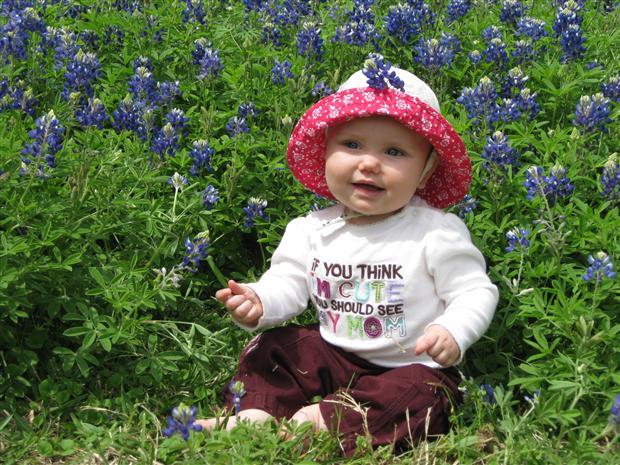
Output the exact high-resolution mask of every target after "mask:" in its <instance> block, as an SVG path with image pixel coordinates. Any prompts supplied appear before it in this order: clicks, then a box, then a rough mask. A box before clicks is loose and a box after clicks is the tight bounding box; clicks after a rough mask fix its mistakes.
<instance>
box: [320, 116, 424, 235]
mask: <svg viewBox="0 0 620 465" xmlns="http://www.w3.org/2000/svg"><path fill="white" fill-rule="evenodd" d="M326 143H327V147H326V152H325V179H326V181H327V186H328V187H329V190H330V191H331V193H332V194H333V195H334V197H335V198H336V199H337V200H338V201H339V202H341V203H342V204H343V205H344V206H345V207H346V208H347V209H348V210H350V211H351V212H354V213H358V214H360V215H362V216H359V217H355V218H353V219H351V220H350V222H351V223H357V224H367V223H373V222H375V221H379V220H382V219H384V218H387V217H388V216H390V215H393V214H394V213H396V212H397V211H399V210H400V209H401V208H403V207H404V206H405V205H407V203H409V201H410V200H411V198H412V197H413V194H414V193H415V191H416V190H417V189H418V187H423V186H424V183H425V182H426V180H427V179H428V177H429V176H430V174H431V173H432V170H431V172H429V173H428V174H425V175H424V177H422V173H423V172H424V166H425V164H426V160H427V158H428V155H429V153H430V150H431V145H430V143H429V142H428V141H427V140H426V139H424V138H423V137H421V136H419V135H417V134H415V133H414V132H413V131H411V130H410V129H408V128H406V127H405V126H403V125H402V124H400V123H399V122H398V121H396V120H395V119H393V118H390V117H388V116H371V117H368V118H358V119H354V120H352V121H349V122H347V123H343V124H340V125H338V126H335V127H332V128H330V129H329V131H328V133H327V141H326Z"/></svg>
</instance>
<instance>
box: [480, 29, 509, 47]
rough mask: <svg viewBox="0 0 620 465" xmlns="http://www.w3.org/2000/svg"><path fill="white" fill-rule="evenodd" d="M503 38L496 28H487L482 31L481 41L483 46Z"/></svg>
mask: <svg viewBox="0 0 620 465" xmlns="http://www.w3.org/2000/svg"><path fill="white" fill-rule="evenodd" d="M503 38H504V36H503V35H502V32H501V31H500V30H499V28H498V27H497V26H493V25H491V26H488V27H486V28H484V30H483V31H482V39H483V40H484V43H485V44H488V43H489V42H491V40H492V39H503Z"/></svg>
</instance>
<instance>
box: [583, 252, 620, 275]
mask: <svg viewBox="0 0 620 465" xmlns="http://www.w3.org/2000/svg"><path fill="white" fill-rule="evenodd" d="M588 263H589V264H590V266H589V267H588V268H587V269H586V273H585V274H584V275H583V276H582V278H583V280H584V281H592V280H594V282H595V283H599V282H601V281H602V280H603V279H605V278H609V279H613V278H615V277H616V272H615V271H614V264H613V263H612V261H611V258H609V255H607V254H606V253H605V252H598V253H597V254H596V256H594V257H593V256H592V255H588Z"/></svg>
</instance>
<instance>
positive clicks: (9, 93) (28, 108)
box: [0, 78, 39, 117]
mask: <svg viewBox="0 0 620 465" xmlns="http://www.w3.org/2000/svg"><path fill="white" fill-rule="evenodd" d="M38 103H39V102H38V101H37V99H36V98H35V96H34V93H33V91H32V88H30V87H26V85H25V83H24V81H22V80H19V81H17V82H16V83H15V85H14V86H11V85H10V84H9V81H8V79H6V78H5V79H3V80H2V81H0V111H4V110H21V111H23V112H24V113H26V114H28V115H30V116H32V117H34V115H35V113H36V107H37V104H38Z"/></svg>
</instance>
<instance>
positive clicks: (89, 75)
mask: <svg viewBox="0 0 620 465" xmlns="http://www.w3.org/2000/svg"><path fill="white" fill-rule="evenodd" d="M100 69H101V65H100V64H99V60H98V59H97V56H96V55H95V54H94V53H91V52H86V53H84V52H83V51H82V49H80V50H78V51H77V53H76V54H75V57H74V58H73V60H71V61H70V62H69V64H67V69H66V72H65V85H64V88H63V91H62V93H61V96H62V97H63V98H64V99H65V100H68V98H69V96H70V95H71V93H73V92H80V91H83V92H84V93H85V94H86V95H87V96H88V97H92V96H93V93H94V90H93V87H92V84H93V81H94V80H95V79H97V78H98V77H99V75H100V73H101V71H100Z"/></svg>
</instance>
